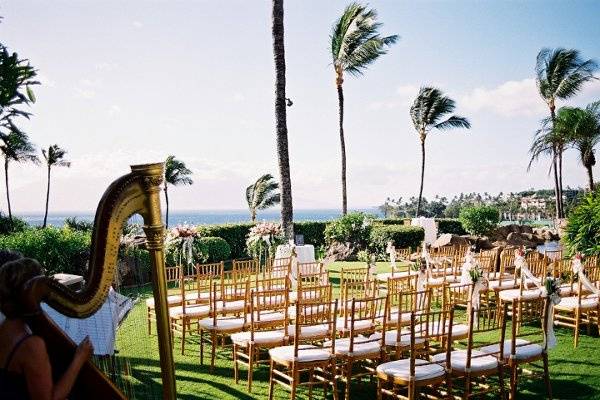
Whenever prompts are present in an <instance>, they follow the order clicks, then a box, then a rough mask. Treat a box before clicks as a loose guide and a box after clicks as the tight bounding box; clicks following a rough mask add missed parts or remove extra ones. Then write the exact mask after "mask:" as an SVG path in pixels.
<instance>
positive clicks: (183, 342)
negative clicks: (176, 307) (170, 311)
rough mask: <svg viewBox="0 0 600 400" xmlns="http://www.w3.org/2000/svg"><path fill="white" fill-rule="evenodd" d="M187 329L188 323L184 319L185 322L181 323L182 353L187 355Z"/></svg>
mask: <svg viewBox="0 0 600 400" xmlns="http://www.w3.org/2000/svg"><path fill="white" fill-rule="evenodd" d="M185 331H186V324H185V321H183V324H181V355H182V356H183V355H185Z"/></svg>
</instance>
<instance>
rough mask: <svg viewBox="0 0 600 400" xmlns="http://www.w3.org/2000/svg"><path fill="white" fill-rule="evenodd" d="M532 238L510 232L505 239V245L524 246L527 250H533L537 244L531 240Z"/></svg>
mask: <svg viewBox="0 0 600 400" xmlns="http://www.w3.org/2000/svg"><path fill="white" fill-rule="evenodd" d="M532 236H533V235H532ZM532 236H528V234H523V233H517V232H511V233H510V234H509V235H508V236H507V237H506V244H509V245H513V246H525V247H527V248H532V249H534V248H536V247H537V243H536V242H534V241H532V240H531V237H532Z"/></svg>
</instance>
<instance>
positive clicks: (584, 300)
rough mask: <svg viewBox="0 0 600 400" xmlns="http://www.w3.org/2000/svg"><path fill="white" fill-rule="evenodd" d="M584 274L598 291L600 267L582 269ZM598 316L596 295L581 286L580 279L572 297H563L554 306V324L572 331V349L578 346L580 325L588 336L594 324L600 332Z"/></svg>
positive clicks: (599, 301)
mask: <svg viewBox="0 0 600 400" xmlns="http://www.w3.org/2000/svg"><path fill="white" fill-rule="evenodd" d="M584 274H585V275H586V276H587V277H588V280H589V281H590V283H591V284H592V285H593V286H595V288H596V291H598V289H597V287H598V279H600V276H598V275H600V267H595V268H588V269H584ZM598 315H600V300H599V298H598V294H597V293H592V292H590V291H589V290H587V288H585V287H584V286H583V284H582V280H581V279H578V280H577V288H576V290H575V293H574V295H572V296H569V297H563V298H562V299H561V302H560V303H559V304H557V305H555V306H554V323H555V324H556V325H559V326H564V327H567V328H572V329H573V330H574V337H573V347H577V346H578V344H579V329H580V328H581V326H582V325H583V326H585V327H586V328H587V334H588V335H589V334H590V333H591V332H590V331H591V327H592V325H593V324H594V323H595V324H596V326H597V328H598V331H599V332H600V321H599V320H598V318H597V316H598Z"/></svg>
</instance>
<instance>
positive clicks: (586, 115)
mask: <svg viewBox="0 0 600 400" xmlns="http://www.w3.org/2000/svg"><path fill="white" fill-rule="evenodd" d="M555 130H556V131H558V132H563V135H564V136H566V137H568V140H569V142H570V144H571V145H572V146H573V147H574V148H575V149H577V151H578V152H579V157H580V160H581V163H582V164H583V166H584V167H585V169H586V170H587V175H588V184H589V189H590V191H593V190H594V175H593V172H592V168H593V167H594V165H596V156H595V150H594V147H596V146H597V145H598V143H600V101H597V102H595V103H591V104H588V106H587V107H586V108H584V109H582V108H578V107H562V108H560V109H559V110H558V112H557V115H556V120H555Z"/></svg>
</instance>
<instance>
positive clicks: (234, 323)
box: [199, 318, 244, 332]
mask: <svg viewBox="0 0 600 400" xmlns="http://www.w3.org/2000/svg"><path fill="white" fill-rule="evenodd" d="M199 324H200V327H201V328H204V329H208V330H214V331H228V332H231V331H233V332H235V331H238V330H242V329H243V328H244V318H217V324H216V325H214V324H213V319H212V318H204V319H201V320H200V322H199Z"/></svg>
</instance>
